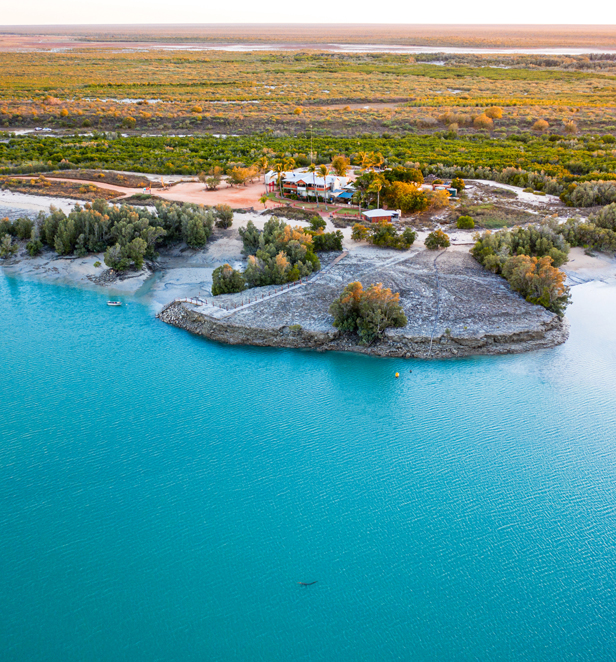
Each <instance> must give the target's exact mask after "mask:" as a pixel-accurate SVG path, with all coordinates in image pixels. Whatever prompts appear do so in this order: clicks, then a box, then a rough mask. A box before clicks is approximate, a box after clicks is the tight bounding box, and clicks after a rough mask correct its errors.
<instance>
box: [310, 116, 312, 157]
mask: <svg viewBox="0 0 616 662" xmlns="http://www.w3.org/2000/svg"><path fill="white" fill-rule="evenodd" d="M310 165H312V124H311V125H310Z"/></svg>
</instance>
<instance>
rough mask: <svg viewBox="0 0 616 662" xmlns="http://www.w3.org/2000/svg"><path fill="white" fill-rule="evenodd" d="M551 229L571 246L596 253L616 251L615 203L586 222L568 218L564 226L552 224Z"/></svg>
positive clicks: (592, 215)
mask: <svg viewBox="0 0 616 662" xmlns="http://www.w3.org/2000/svg"><path fill="white" fill-rule="evenodd" d="M552 228H553V230H554V231H555V232H558V233H559V234H561V235H562V236H563V238H564V239H565V240H566V241H567V242H568V243H569V244H570V245H571V246H582V247H584V248H590V249H594V250H598V251H616V203H614V202H613V203H612V204H609V205H607V206H605V207H603V209H601V210H600V211H599V212H598V213H596V214H590V216H589V217H588V220H587V221H583V220H580V219H579V218H570V219H569V220H568V221H567V222H566V223H564V224H562V225H561V224H558V223H553V224H552Z"/></svg>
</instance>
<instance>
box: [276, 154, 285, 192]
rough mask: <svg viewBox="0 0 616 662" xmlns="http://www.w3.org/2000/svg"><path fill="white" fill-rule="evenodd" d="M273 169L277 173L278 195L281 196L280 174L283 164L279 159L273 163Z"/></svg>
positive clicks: (282, 171)
mask: <svg viewBox="0 0 616 662" xmlns="http://www.w3.org/2000/svg"><path fill="white" fill-rule="evenodd" d="M274 171H275V172H277V173H278V178H277V180H278V189H279V191H280V197H281V198H282V175H283V174H284V165H283V164H282V163H281V162H280V161H279V162H278V163H276V164H274Z"/></svg>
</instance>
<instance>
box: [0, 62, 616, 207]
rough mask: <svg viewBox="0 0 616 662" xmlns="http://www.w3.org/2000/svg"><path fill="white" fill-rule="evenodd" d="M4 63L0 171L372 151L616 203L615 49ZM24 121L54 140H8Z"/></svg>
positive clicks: (191, 165) (235, 162)
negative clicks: (594, 52)
mask: <svg viewBox="0 0 616 662" xmlns="http://www.w3.org/2000/svg"><path fill="white" fill-rule="evenodd" d="M0 66H1V67H2V71H3V87H2V89H1V90H0V128H3V129H4V130H5V131H6V139H5V140H3V141H2V142H0V174H5V175H8V174H18V173H31V172H45V171H50V170H54V169H58V168H63V169H72V168H94V169H98V168H106V169H116V170H132V171H138V172H154V173H161V174H171V173H175V174H186V175H189V174H190V175H196V174H198V173H201V172H206V173H207V172H208V171H210V170H212V169H213V168H217V167H218V168H220V169H221V172H223V171H224V172H227V173H229V172H232V171H233V169H234V168H250V167H251V166H253V165H255V164H260V165H259V167H260V168H261V167H263V166H264V165H265V164H269V165H271V164H272V163H275V162H278V161H280V162H284V161H285V160H286V162H287V163H288V162H289V161H288V160H289V159H291V158H292V159H293V163H294V165H298V166H301V165H307V164H309V163H310V161H311V160H314V161H316V163H318V164H327V163H330V162H331V160H332V159H333V158H334V157H335V156H336V155H337V154H344V155H346V156H347V157H349V158H350V159H351V161H352V163H353V164H361V161H362V154H363V153H366V152H375V153H379V154H381V155H382V157H383V165H385V166H391V165H406V166H407V167H409V166H414V167H417V168H420V169H421V170H422V171H423V173H424V175H428V174H437V175H439V176H445V177H453V176H455V175H456V174H458V175H459V176H462V177H479V178H486V179H495V180H499V181H503V182H507V183H511V184H516V185H521V186H524V187H532V188H533V189H535V190H539V191H543V192H546V193H552V194H555V195H563V199H564V200H565V202H567V204H571V205H573V206H592V205H596V204H608V203H611V202H613V201H614V200H616V186H615V185H614V184H612V183H611V181H610V180H616V175H615V174H614V173H615V172H616V138H615V137H614V133H615V132H616V94H615V92H616V55H609V54H608V55H605V54H597V55H583V56H582V55H578V56H541V55H511V54H510V55H487V54H482V55H469V54H465V55H459V54H427V55H412V56H409V55H397V54H386V53H378V54H371V53H365V54H362V53H323V52H310V51H306V52H299V51H295V52H287V51H283V52H248V53H236V52H232V53H229V52H222V51H208V52H192V51H190V52H181V53H178V52H168V51H160V50H149V51H145V52H133V51H121V52H116V51H113V50H102V49H100V50H88V51H79V50H75V51H68V52H61V53H44V52H30V53H0ZM28 127H30V128H32V127H35V128H36V127H38V128H39V129H43V128H47V129H52V130H53V131H54V136H53V137H52V136H44V137H43V135H44V134H38V135H36V136H32V135H27V136H16V137H10V132H11V130H18V129H24V128H28ZM213 133H215V134H216V135H212V134H213ZM77 134H81V135H77ZM83 134H86V135H83ZM169 134H175V135H169ZM177 134H185V135H183V136H182V135H177ZM218 134H223V137H216V136H217V135H218ZM229 134H231V135H229ZM311 157H312V159H311ZM285 167H288V166H285Z"/></svg>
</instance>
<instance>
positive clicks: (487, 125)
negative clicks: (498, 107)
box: [473, 113, 494, 131]
mask: <svg viewBox="0 0 616 662" xmlns="http://www.w3.org/2000/svg"><path fill="white" fill-rule="evenodd" d="M473 126H474V127H475V128H476V129H487V130H488V131H491V130H492V128H493V127H494V122H493V121H492V119H491V118H490V117H488V116H487V115H486V114H485V113H482V114H481V115H477V117H475V119H474V120H473Z"/></svg>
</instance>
